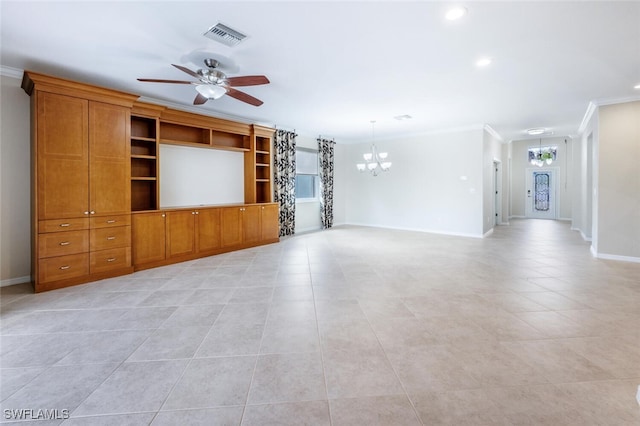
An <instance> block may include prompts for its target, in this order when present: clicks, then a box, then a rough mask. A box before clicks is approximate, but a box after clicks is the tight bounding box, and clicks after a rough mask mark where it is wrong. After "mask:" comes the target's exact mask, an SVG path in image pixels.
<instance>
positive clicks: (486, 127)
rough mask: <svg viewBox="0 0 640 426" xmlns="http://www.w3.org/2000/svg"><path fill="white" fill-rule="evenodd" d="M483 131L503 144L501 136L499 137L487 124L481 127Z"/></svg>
mask: <svg viewBox="0 0 640 426" xmlns="http://www.w3.org/2000/svg"><path fill="white" fill-rule="evenodd" d="M483 129H484V130H485V131H486V132H487V133H489V134H490V135H491V136H493V137H494V138H496V139H497V140H498V142H504V139H503V138H502V136H500V133H498V132H496V131H495V129H494V128H493V127H491V126H489V125H488V124H485V125H484V126H483Z"/></svg>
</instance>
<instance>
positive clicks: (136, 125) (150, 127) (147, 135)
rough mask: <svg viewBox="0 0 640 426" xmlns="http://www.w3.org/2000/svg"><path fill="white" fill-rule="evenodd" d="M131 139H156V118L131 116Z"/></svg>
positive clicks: (153, 140)
mask: <svg viewBox="0 0 640 426" xmlns="http://www.w3.org/2000/svg"><path fill="white" fill-rule="evenodd" d="M131 139H138V140H148V141H152V142H155V141H156V120H155V119H154V118H147V117H138V116H131Z"/></svg>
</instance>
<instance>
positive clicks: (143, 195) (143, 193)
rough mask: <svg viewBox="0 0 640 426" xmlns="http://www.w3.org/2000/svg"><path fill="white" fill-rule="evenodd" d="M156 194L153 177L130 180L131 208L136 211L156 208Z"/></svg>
mask: <svg viewBox="0 0 640 426" xmlns="http://www.w3.org/2000/svg"><path fill="white" fill-rule="evenodd" d="M157 194H158V191H157V182H156V180H155V179H153V180H137V179H136V180H132V181H131V210H132V211H136V212H137V211H144V210H156V209H157V208H158V200H157Z"/></svg>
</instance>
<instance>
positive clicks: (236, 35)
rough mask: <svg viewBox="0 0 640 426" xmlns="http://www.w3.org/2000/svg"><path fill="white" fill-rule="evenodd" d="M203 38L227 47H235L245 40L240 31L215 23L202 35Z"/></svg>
mask: <svg viewBox="0 0 640 426" xmlns="http://www.w3.org/2000/svg"><path fill="white" fill-rule="evenodd" d="M204 36H205V37H208V38H210V39H211V40H215V41H217V42H220V43H222V44H224V45H225V46H229V47H233V46H236V45H237V44H238V43H240V42H241V41H242V40H244V39H245V38H247V36H246V35H245V34H242V33H241V32H240V31H236V30H234V29H233V28H229V27H227V26H226V25H223V24H221V23H217V24H216V25H214V26H213V27H211V28H209V29H208V30H207V32H206V33H204Z"/></svg>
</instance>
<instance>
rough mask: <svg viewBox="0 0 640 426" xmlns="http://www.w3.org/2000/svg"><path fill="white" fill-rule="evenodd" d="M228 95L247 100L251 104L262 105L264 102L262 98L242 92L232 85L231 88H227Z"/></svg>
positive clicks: (243, 100)
mask: <svg viewBox="0 0 640 426" xmlns="http://www.w3.org/2000/svg"><path fill="white" fill-rule="evenodd" d="M227 95H229V96H231V97H232V98H236V99H237V100H239V101H242V102H246V103H248V104H249V105H253V106H260V105H262V104H263V103H264V102H262V101H261V100H260V99H257V98H254V97H253V96H251V95H249V94H247V93H244V92H241V91H239V90H236V89H234V88H232V87H229V89H227Z"/></svg>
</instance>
